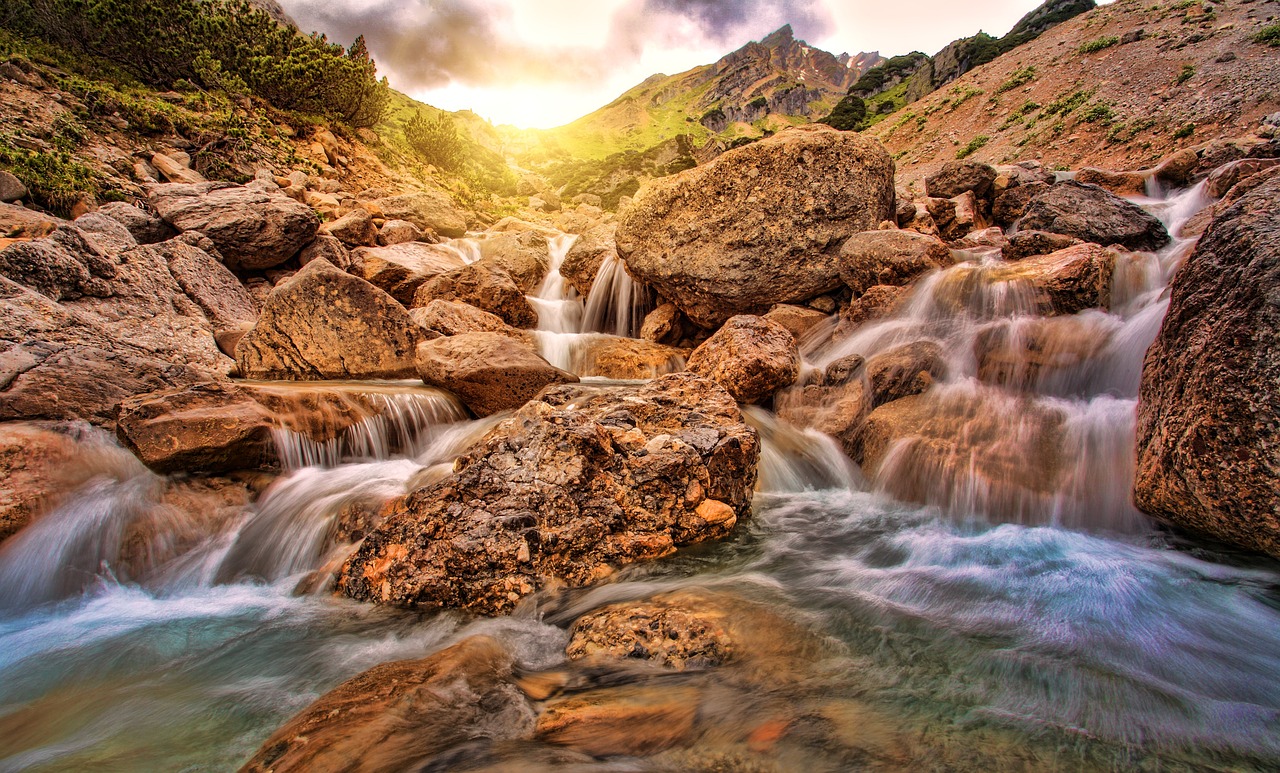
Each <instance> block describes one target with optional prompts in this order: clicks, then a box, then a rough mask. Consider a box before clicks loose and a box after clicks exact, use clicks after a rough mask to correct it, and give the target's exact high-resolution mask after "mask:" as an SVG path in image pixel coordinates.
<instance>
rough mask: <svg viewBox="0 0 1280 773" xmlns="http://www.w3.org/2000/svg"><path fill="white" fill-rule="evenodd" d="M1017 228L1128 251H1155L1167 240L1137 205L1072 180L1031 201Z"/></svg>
mask: <svg viewBox="0 0 1280 773" xmlns="http://www.w3.org/2000/svg"><path fill="white" fill-rule="evenodd" d="M1018 229H1019V230H1022V229H1027V230H1033V231H1051V232H1053V233H1059V234H1066V235H1067V236H1074V237H1076V238H1077V239H1082V240H1084V241H1086V242H1093V243H1095V244H1101V245H1103V246H1107V245H1112V244H1115V245H1119V246H1121V247H1124V248H1126V249H1129V250H1158V249H1160V248H1161V247H1163V246H1165V245H1166V244H1168V243H1169V241H1170V239H1169V233H1168V232H1167V231H1166V230H1165V228H1164V224H1162V223H1161V222H1160V221H1159V220H1157V219H1156V218H1154V217H1152V216H1151V215H1149V214H1148V213H1147V212H1145V211H1144V210H1143V209H1142V208H1141V207H1139V206H1138V205H1137V204H1133V203H1131V202H1128V201H1125V200H1124V199H1122V198H1120V197H1119V196H1116V195H1115V194H1113V193H1111V192H1109V191H1107V190H1105V189H1103V188H1099V187H1098V186H1096V185H1085V184H1084V183H1078V182H1074V181H1072V180H1065V181H1063V182H1060V183H1057V184H1056V185H1052V186H1050V188H1049V190H1047V191H1044V192H1042V193H1040V194H1039V195H1037V196H1036V197H1035V198H1034V199H1032V200H1031V202H1030V203H1029V204H1028V205H1027V210H1026V214H1024V215H1023V216H1022V219H1021V220H1019V221H1018Z"/></svg>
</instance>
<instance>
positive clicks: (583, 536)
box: [339, 339, 760, 614]
mask: <svg viewBox="0 0 1280 773" xmlns="http://www.w3.org/2000/svg"><path fill="white" fill-rule="evenodd" d="M441 340H448V339H441ZM759 454H760V440H759V437H758V435H757V433H756V431H755V430H754V429H752V428H751V427H749V426H748V425H746V424H745V423H744V422H743V420H742V414H741V412H740V411H739V410H738V406H737V403H736V402H735V401H734V399H733V398H732V397H731V396H730V395H729V393H728V392H726V391H724V389H722V388H721V387H719V386H717V385H716V384H714V383H713V382H711V381H708V380H706V379H703V378H699V377H697V376H694V375H692V374H688V373H678V374H672V375H669V376H663V377H662V378H658V379H655V380H653V381H651V382H649V383H647V384H644V385H641V386H636V387H624V388H613V389H604V390H601V389H596V388H588V387H581V386H576V385H566V386H557V387H552V388H551V389H548V390H547V391H545V392H543V393H542V395H540V396H539V398H538V399H536V400H533V401H531V402H529V403H528V404H526V405H525V406H524V407H523V408H521V409H520V410H519V411H517V412H516V414H515V415H514V416H512V417H511V418H509V419H506V420H505V421H503V422H502V423H501V424H499V425H498V426H497V427H495V428H494V429H493V430H492V431H491V432H490V433H489V434H488V435H486V436H485V438H484V439H482V440H481V441H479V442H478V443H476V444H475V445H473V446H472V447H471V448H470V449H468V450H467V452H466V453H464V454H463V455H462V456H461V457H460V458H459V459H458V460H457V462H455V465H454V473H453V474H452V475H451V476H449V477H448V478H446V479H444V480H442V481H439V482H438V483H435V484H433V485H429V486H427V487H425V488H421V489H418V490H417V491H414V492H412V493H411V494H409V495H408V496H407V497H405V498H404V499H403V500H400V501H398V502H396V503H393V504H392V505H390V506H389V507H388V508H387V513H388V515H387V518H386V520H384V521H383V523H382V525H381V526H379V527H378V528H377V529H376V530H375V531H374V532H373V533H372V534H370V535H369V536H368V537H366V538H365V541H364V542H363V543H362V544H361V546H360V548H359V549H358V550H357V551H356V553H355V554H354V555H353V556H352V557H351V558H350V560H348V562H347V564H346V566H344V567H343V569H342V572H341V576H340V580H339V587H340V589H341V590H342V592H344V593H345V594H346V595H348V596H351V597H352V598H355V599H360V600H365V601H375V602H379V603H385V604H395V605H401V606H414V607H423V608H439V607H453V608H461V609H469V610H472V611H475V612H480V613H484V614H498V613H502V612H507V611H510V610H511V609H512V608H513V607H515V605H516V603H517V602H518V601H519V600H520V599H521V598H522V597H524V596H527V595H529V594H531V593H534V592H536V591H537V590H539V589H540V588H543V587H546V586H549V585H550V586H554V585H567V586H569V587H579V586H584V585H590V584H592V583H595V582H598V581H600V580H602V579H604V578H606V577H608V576H609V575H610V574H611V573H612V572H613V571H614V569H615V568H616V567H618V566H621V565H624V564H630V563H635V562H637V561H646V560H652V559H655V558H660V557H662V556H665V555H668V554H670V553H672V552H674V551H675V550H676V548H677V547H679V546H681V545H689V544H694V543H697V542H703V541H706V540H710V539H717V538H719V537H723V536H724V535H726V534H728V533H729V531H730V530H731V529H732V528H733V526H734V524H735V523H736V522H737V520H738V518H740V517H745V516H746V515H747V514H748V513H749V511H750V504H751V496H752V492H753V489H754V486H755V479H756V463H757V460H758V458H759Z"/></svg>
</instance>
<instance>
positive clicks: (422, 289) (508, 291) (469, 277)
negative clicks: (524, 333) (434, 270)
mask: <svg viewBox="0 0 1280 773" xmlns="http://www.w3.org/2000/svg"><path fill="white" fill-rule="evenodd" d="M435 300H441V301H460V302H462V303H467V304H470V305H472V306H475V307H476V308H477V309H481V310H483V311H487V312H489V313H490V314H496V315H497V316H499V317H501V318H502V320H503V321H504V322H506V323H507V324H509V325H514V326H515V327H522V328H531V327H535V326H537V324H538V312H536V311H535V310H534V308H533V305H532V304H530V303H529V300H528V299H527V298H525V296H524V293H523V292H521V291H520V287H519V286H518V285H516V283H515V281H514V280H512V278H511V275H510V274H508V273H507V272H506V270H504V269H502V268H500V267H498V266H495V265H492V264H488V263H473V264H471V265H468V266H462V267H460V268H456V269H453V270H452V271H446V272H445V273H443V274H439V275H437V276H435V277H433V278H431V279H429V280H428V281H426V282H423V283H422V284H421V285H420V286H419V287H418V289H417V291H416V292H415V293H414V296H413V305H414V306H426V305H427V304H429V303H431V302H432V301H435Z"/></svg>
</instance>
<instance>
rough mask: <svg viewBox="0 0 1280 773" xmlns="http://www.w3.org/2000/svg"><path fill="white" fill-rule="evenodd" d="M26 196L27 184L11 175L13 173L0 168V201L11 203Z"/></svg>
mask: <svg viewBox="0 0 1280 773" xmlns="http://www.w3.org/2000/svg"><path fill="white" fill-rule="evenodd" d="M27 196H28V192H27V186H25V185H23V184H22V181H21V180H19V179H18V178H17V177H14V176H13V173H11V172H6V171H4V170H3V169H0V202H4V203H5V204H12V203H13V202H15V201H21V200H22V199H25V198H26V197H27Z"/></svg>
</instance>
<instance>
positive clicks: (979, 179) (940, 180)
mask: <svg viewBox="0 0 1280 773" xmlns="http://www.w3.org/2000/svg"><path fill="white" fill-rule="evenodd" d="M996 174H997V172H996V170H995V167H993V166H991V165H990V164H984V163H982V162H981V161H974V160H972V159H963V160H960V161H948V162H946V163H945V164H943V165H942V168H941V169H939V170H938V171H937V172H934V173H933V174H931V175H929V176H928V177H925V179H924V191H925V194H926V195H928V196H930V197H931V198H938V199H951V198H955V197H956V196H959V195H961V194H964V193H968V192H972V193H973V195H974V196H975V197H976V198H978V199H987V200H990V198H991V185H992V183H994V182H995V179H996Z"/></svg>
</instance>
